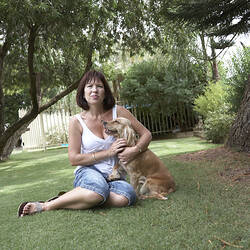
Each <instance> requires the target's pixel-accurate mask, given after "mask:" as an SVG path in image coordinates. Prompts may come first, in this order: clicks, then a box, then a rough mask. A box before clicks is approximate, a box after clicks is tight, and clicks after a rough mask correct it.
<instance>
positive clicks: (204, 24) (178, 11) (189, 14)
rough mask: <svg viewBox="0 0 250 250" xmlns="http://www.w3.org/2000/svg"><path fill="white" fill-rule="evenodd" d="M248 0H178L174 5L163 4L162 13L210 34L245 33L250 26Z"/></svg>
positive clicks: (249, 3) (249, 4)
mask: <svg viewBox="0 0 250 250" xmlns="http://www.w3.org/2000/svg"><path fill="white" fill-rule="evenodd" d="M249 9H250V2H249V1H248V0H223V1H217V0H206V1H204V0H193V1H188V2H187V1H183V0H181V1H179V2H178V3H177V4H176V6H175V7H174V8H173V7H171V8H169V7H168V6H165V8H164V10H163V13H164V15H166V16H169V17H171V18H178V19H179V20H181V21H182V22H188V23H191V24H193V25H194V27H196V28H198V29H201V30H209V33H210V35H215V36H228V35H230V34H241V33H247V32H248V31H249V27H250V23H249V20H250V11H249Z"/></svg>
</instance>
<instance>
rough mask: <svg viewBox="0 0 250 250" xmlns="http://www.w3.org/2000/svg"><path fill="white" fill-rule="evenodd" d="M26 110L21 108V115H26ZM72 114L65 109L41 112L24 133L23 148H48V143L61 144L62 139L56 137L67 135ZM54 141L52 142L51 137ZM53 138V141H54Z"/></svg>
mask: <svg viewBox="0 0 250 250" xmlns="http://www.w3.org/2000/svg"><path fill="white" fill-rule="evenodd" d="M25 113H26V111H25V110H19V117H23V116H24V115H25ZM69 118H70V115H69V113H68V112H65V111H64V110H62V111H60V112H54V113H48V112H43V113H41V114H39V115H38V116H37V117H36V119H35V120H34V121H33V122H31V123H30V125H29V126H28V129H27V131H26V132H25V133H23V134H22V136H21V137H22V147H23V149H35V148H44V149H45V148H46V147H47V146H48V145H50V146H51V144H54V145H60V144H61V143H60V142H59V141H60V140H56V137H59V136H62V135H64V136H65V137H66V135H67V132H68V124H69ZM52 137H53V140H54V142H53V143H51V140H50V141H49V138H52ZM53 140H52V141H53Z"/></svg>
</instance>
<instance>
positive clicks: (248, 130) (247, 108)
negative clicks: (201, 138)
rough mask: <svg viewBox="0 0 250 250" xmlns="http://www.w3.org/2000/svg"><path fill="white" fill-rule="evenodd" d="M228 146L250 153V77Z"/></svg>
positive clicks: (249, 77) (231, 130)
mask: <svg viewBox="0 0 250 250" xmlns="http://www.w3.org/2000/svg"><path fill="white" fill-rule="evenodd" d="M226 146H227V147H230V148H235V149H237V150H238V151H243V152H247V153H250V75H249V76H248V82H247V86H246V89H245V93H244V96H243V100H242V103H241V106H240V109H239V111H238V113H237V117H236V119H235V121H234V123H233V125H232V127H231V129H230V133H229V138H228V140H227V143H226Z"/></svg>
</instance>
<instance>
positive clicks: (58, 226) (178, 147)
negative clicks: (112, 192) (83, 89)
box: [0, 137, 250, 250]
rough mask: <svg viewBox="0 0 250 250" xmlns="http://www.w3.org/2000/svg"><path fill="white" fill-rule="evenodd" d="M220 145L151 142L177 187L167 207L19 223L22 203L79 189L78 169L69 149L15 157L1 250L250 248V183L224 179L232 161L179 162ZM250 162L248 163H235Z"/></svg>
mask: <svg viewBox="0 0 250 250" xmlns="http://www.w3.org/2000/svg"><path fill="white" fill-rule="evenodd" d="M218 146H220V145H214V144H209V143H207V142H205V141H203V140H200V139H199V138H195V137H193V138H185V139H175V140H174V139H171V140H160V141H153V142H152V143H151V145H150V148H151V149H152V150H153V151H154V152H155V153H156V154H157V155H158V156H159V157H160V158H161V159H163V161H164V162H165V164H166V165H167V166H168V168H169V170H170V171H171V173H172V175H173V176H174V178H175V180H176V183H177V191H176V192H175V193H173V194H171V195H170V196H169V199H168V200H167V201H160V200H153V199H151V200H145V201H138V202H137V204H136V205H135V206H133V207H129V208H113V209H96V210H85V211H69V210H58V211H51V212H47V213H40V214H36V215H34V216H26V217H24V218H17V216H16V212H17V207H18V205H19V203H20V202H22V201H26V200H29V201H37V200H46V199H47V198H49V197H51V196H53V195H55V194H57V193H58V191H61V190H69V189H71V188H72V183H73V169H74V168H73V167H71V166H70V164H69V162H68V158H67V149H65V148H62V149H53V150H48V151H46V152H39V151H37V152H23V153H18V154H13V155H12V156H11V159H10V160H9V161H8V162H5V163H0V209H1V213H0V227H1V233H0V249H1V250H2V249H6V250H10V249H11V250H12V249H17V250H21V249H25V250H33V249H41V250H44V249H51V250H56V249H67V250H70V249H74V250H75V249H126V250H127V249H128V250H130V249H138V250H141V249H149V250H150V249H156V250H158V249H178V250H179V249H222V248H223V246H224V245H223V243H222V241H223V240H224V241H226V242H228V245H226V249H236V248H235V247H234V246H233V245H235V246H236V247H243V249H250V241H249V235H250V232H249V228H250V227H249V221H250V213H249V203H248V204H247V202H249V183H246V182H242V183H241V182H240V183H236V182H234V183H232V182H231V181H228V180H225V179H222V178H221V176H220V175H219V174H218V173H219V172H220V171H224V170H225V168H227V167H228V165H227V164H228V162H227V161H223V160H224V159H218V160H215V161H208V160H204V161H188V162H183V161H180V160H178V158H176V157H175V155H176V154H180V153H185V152H193V151H197V150H205V149H209V148H215V147H218ZM246 160H247V159H245V157H243V156H242V158H241V157H240V158H239V159H238V158H237V159H235V160H234V164H236V165H237V166H240V165H241V164H243V165H244V164H245V163H246ZM225 162H226V163H225ZM244 166H245V165H244Z"/></svg>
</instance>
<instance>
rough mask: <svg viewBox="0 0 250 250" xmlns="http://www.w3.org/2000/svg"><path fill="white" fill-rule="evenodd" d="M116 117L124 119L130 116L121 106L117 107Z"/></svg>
mask: <svg viewBox="0 0 250 250" xmlns="http://www.w3.org/2000/svg"><path fill="white" fill-rule="evenodd" d="M117 116H118V117H125V118H128V119H129V118H131V116H132V114H131V113H130V111H129V110H127V109H126V108H125V107H123V106H121V105H117Z"/></svg>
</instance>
